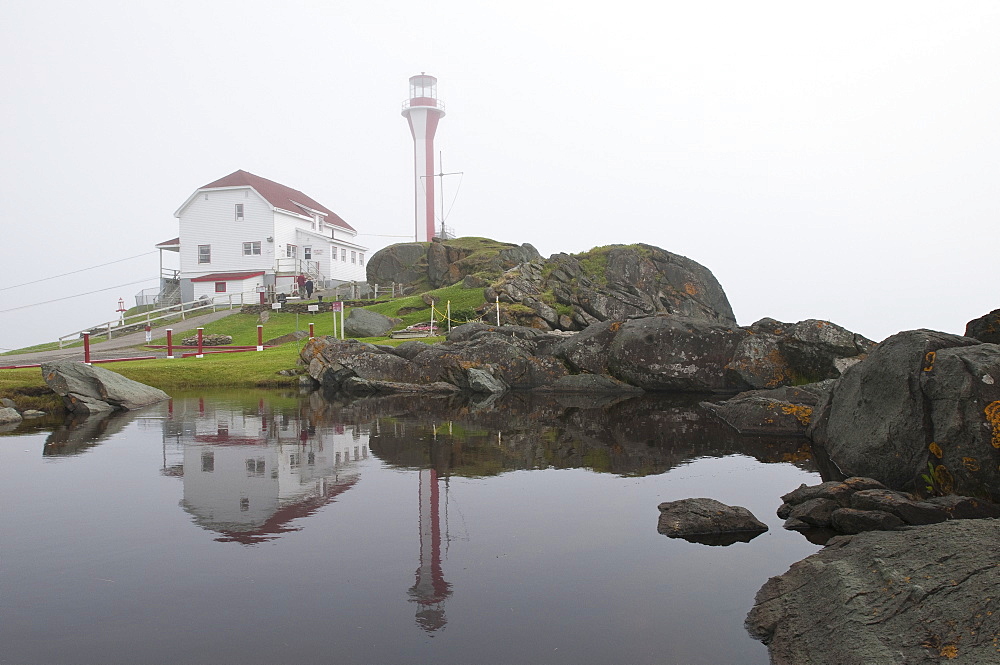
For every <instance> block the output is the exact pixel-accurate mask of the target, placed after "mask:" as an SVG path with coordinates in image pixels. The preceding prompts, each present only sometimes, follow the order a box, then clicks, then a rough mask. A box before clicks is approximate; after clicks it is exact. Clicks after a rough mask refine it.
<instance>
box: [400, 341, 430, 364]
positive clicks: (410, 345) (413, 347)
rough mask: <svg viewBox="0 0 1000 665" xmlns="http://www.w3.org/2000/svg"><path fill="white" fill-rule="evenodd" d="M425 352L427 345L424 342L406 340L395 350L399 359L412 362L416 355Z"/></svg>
mask: <svg viewBox="0 0 1000 665" xmlns="http://www.w3.org/2000/svg"><path fill="white" fill-rule="evenodd" d="M426 350H427V344H425V343H424V342H420V341H417V340H415V339H411V340H407V341H405V342H403V343H402V344H400V345H398V346H397V347H396V349H395V351H396V355H397V356H399V357H400V358H406V359H407V360H413V359H414V358H415V357H416V356H417V354H418V353H421V352H423V351H426Z"/></svg>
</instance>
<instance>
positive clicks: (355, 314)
mask: <svg viewBox="0 0 1000 665" xmlns="http://www.w3.org/2000/svg"><path fill="white" fill-rule="evenodd" d="M394 325H395V322H394V320H393V319H391V318H389V317H388V316H385V315H383V314H379V313H378V312H372V311H370V310H367V309H362V308H360V307H355V308H353V309H352V310H351V311H350V313H349V314H348V315H347V318H346V319H345V320H344V334H345V335H346V336H347V337H381V336H383V335H385V334H386V333H387V332H389V331H390V330H392V327H393V326H394Z"/></svg>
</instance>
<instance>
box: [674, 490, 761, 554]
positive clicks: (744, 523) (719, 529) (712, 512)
mask: <svg viewBox="0 0 1000 665" xmlns="http://www.w3.org/2000/svg"><path fill="white" fill-rule="evenodd" d="M659 509H660V519H659V521H658V522H657V525H656V530H657V532H659V533H661V534H663V535H665V536H669V537H671V538H684V539H686V540H695V541H696V542H701V541H702V540H705V542H704V544H726V545H730V544H732V543H734V542H738V541H743V542H749V541H750V540H752V539H753V538H755V537H757V536H759V535H760V534H762V533H764V532H765V531H767V525H766V524H764V523H763V522H761V521H760V520H758V519H757V518H756V517H754V515H753V513H751V512H750V511H749V510H747V509H746V508H744V507H742V506H727V505H726V504H724V503H722V502H720V501H716V500H715V499H704V498H700V499H682V500H680V501H667V502H664V503H661V504H660V505H659ZM734 535H735V536H742V537H738V538H732V539H730V538H725V541H726V542H720V541H718V540H715V538H718V537H726V536H734ZM699 539H701V540H699Z"/></svg>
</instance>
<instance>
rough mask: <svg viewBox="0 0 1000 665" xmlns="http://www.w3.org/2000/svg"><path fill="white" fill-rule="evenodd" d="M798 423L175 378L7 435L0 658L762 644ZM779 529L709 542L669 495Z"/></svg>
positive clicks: (743, 653)
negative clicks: (777, 427) (324, 393)
mask: <svg viewBox="0 0 1000 665" xmlns="http://www.w3.org/2000/svg"><path fill="white" fill-rule="evenodd" d="M802 444H803V442H802V440H799V439H767V438H759V437H739V436H737V435H735V434H733V433H732V432H730V431H729V430H728V429H727V428H725V427H724V426H721V425H719V424H717V423H715V422H714V421H713V420H712V419H711V417H710V416H709V415H708V414H706V413H705V412H703V411H702V410H700V409H699V408H697V406H695V405H692V404H684V403H678V402H676V401H666V400H664V399H662V398H652V397H639V398H633V399H628V400H623V401H617V402H616V401H615V400H607V401H600V400H598V401H593V400H589V399H584V398H567V397H559V398H557V397H540V396H528V395H510V396H506V397H505V398H502V399H500V400H497V401H491V400H487V401H485V402H478V403H477V402H470V401H468V400H467V399H464V398H463V399H456V398H447V399H445V398H441V399H433V398H425V399H415V398H412V397H393V398H373V399H366V400H360V401H354V402H329V401H326V400H324V399H322V398H321V397H320V396H319V395H318V394H313V395H299V394H295V393H281V392H274V391H270V392H263V391H259V392H239V393H219V392H214V393H210V394H191V395H177V396H175V397H174V398H173V399H172V400H171V401H170V402H165V403H163V404H160V405H156V406H153V407H149V408H147V409H144V410H141V411H137V412H132V413H128V414H124V415H121V416H115V417H111V418H104V419H91V420H86V421H80V422H70V423H61V422H60V423H44V422H43V423H41V424H34V425H22V426H21V427H19V428H17V429H14V430H12V431H8V432H7V433H5V434H4V435H2V436H0V506H2V513H0V663H17V664H35V663H38V664H46V665H48V664H58V663H73V664H87V663H101V664H108V663H169V664H171V665H178V664H181V663H241V664H252V663H326V662H330V663H334V662H335V663H432V662H433V663H574V664H580V663H712V664H718V663H759V664H764V663H767V662H768V658H767V650H766V648H765V647H763V646H762V645H761V644H759V643H758V642H756V641H754V640H752V639H750V638H749V637H748V636H747V634H746V633H745V632H744V630H743V625H742V624H743V620H744V618H745V616H746V613H747V612H748V611H749V609H750V607H751V606H752V604H753V597H754V594H755V593H756V591H757V589H758V588H759V587H760V586H761V585H762V584H763V583H764V582H765V581H766V580H767V578H768V577H770V576H772V575H777V574H780V573H782V572H784V571H785V570H786V569H787V568H788V566H789V565H790V564H791V563H793V562H794V561H797V560H799V559H801V558H803V557H805V556H808V555H809V554H811V553H812V552H814V551H816V549H818V546H816V545H813V544H811V543H809V542H808V541H806V540H805V539H804V538H803V537H802V536H801V535H799V534H797V533H793V532H787V531H784V530H783V529H781V521H780V520H778V519H777V517H775V514H774V511H775V509H776V508H777V506H778V504H779V503H780V500H779V499H778V497H779V495H781V494H783V493H785V492H787V491H789V490H791V489H793V488H795V487H797V486H798V485H799V484H800V483H803V482H805V483H815V482H818V481H819V475H818V474H817V473H816V472H815V470H814V466H813V465H812V461H811V460H810V458H809V456H808V453H807V452H806V451H805V450H804V449H803V448H802ZM698 496H704V497H711V498H715V499H718V500H720V501H722V502H724V503H729V504H738V505H743V506H746V507H748V508H749V509H750V510H751V511H753V512H754V513H755V514H756V515H757V517H758V518H760V519H761V520H763V521H765V522H766V523H767V524H768V525H769V526H770V527H771V530H770V531H769V532H768V533H765V534H763V535H761V536H759V537H758V538H756V539H754V540H752V541H751V542H749V543H736V544H733V545H730V546H726V547H721V546H715V547H713V546H708V545H702V544H696V543H689V542H686V541H684V540H678V539H670V538H666V537H664V536H662V535H660V534H658V533H657V531H656V525H657V518H658V516H659V513H658V511H657V505H658V504H659V503H660V502H663V501H671V500H676V499H682V498H688V497H698Z"/></svg>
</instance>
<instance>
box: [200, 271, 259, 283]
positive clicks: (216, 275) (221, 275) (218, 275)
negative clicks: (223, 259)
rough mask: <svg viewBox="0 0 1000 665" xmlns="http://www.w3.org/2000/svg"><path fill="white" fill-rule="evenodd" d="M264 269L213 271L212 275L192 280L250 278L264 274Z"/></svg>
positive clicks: (233, 280)
mask: <svg viewBox="0 0 1000 665" xmlns="http://www.w3.org/2000/svg"><path fill="white" fill-rule="evenodd" d="M263 274H264V271H263V270H258V271H256V272H213V273H212V274H211V275H202V276H201V277H195V278H194V279H192V280H191V281H192V282H236V281H240V280H244V279H250V278H251V277H257V276H258V275H263Z"/></svg>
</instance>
